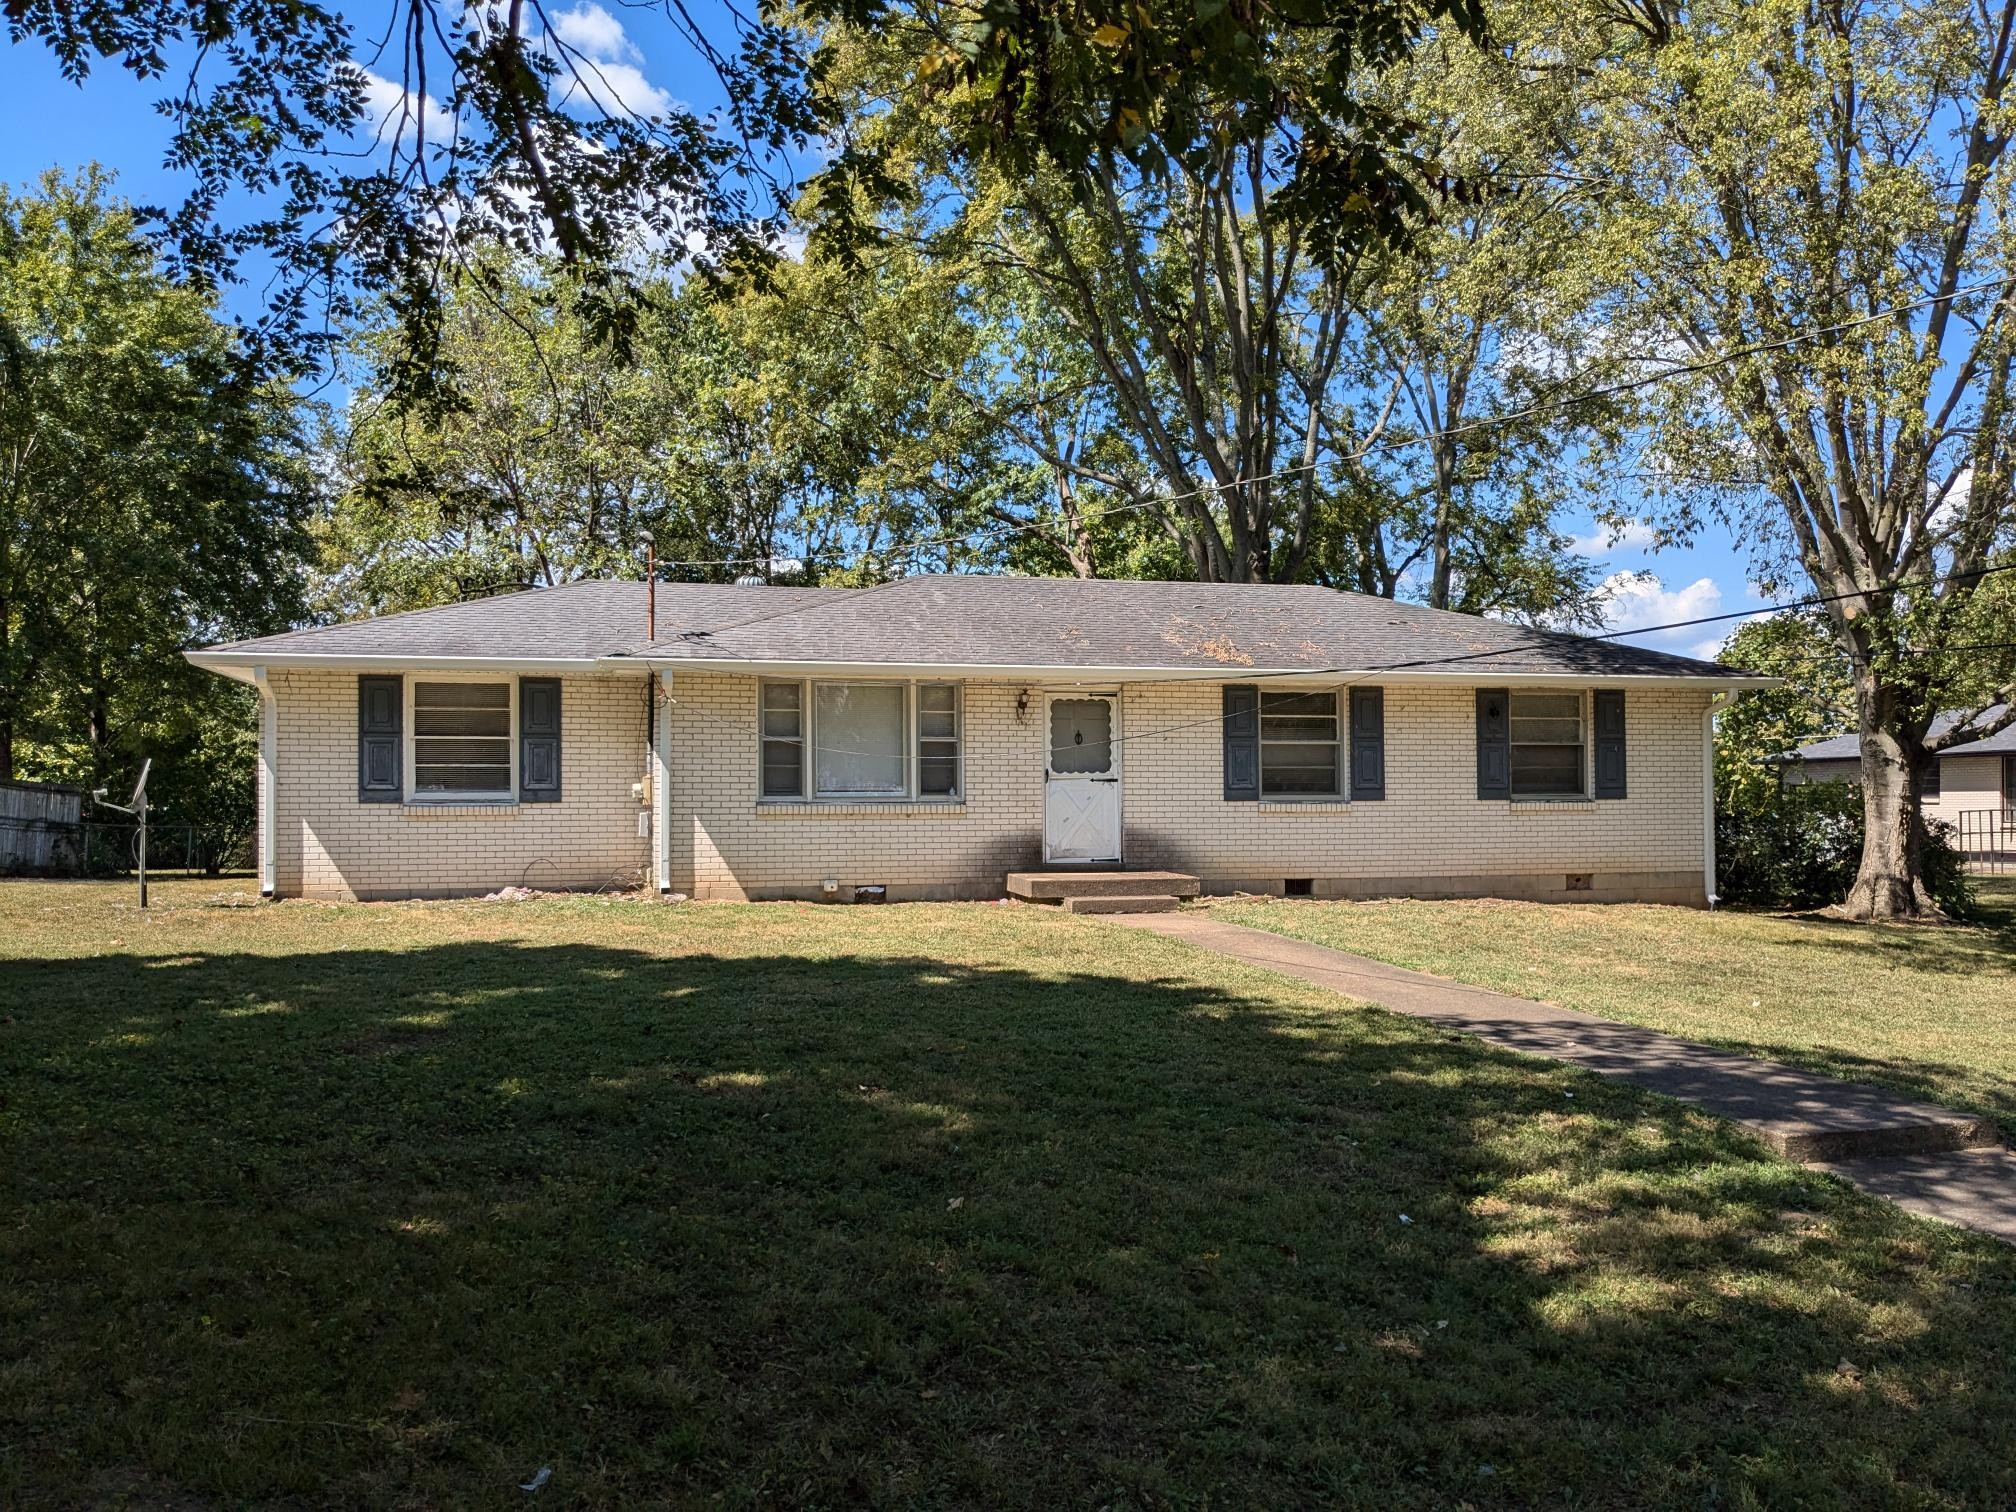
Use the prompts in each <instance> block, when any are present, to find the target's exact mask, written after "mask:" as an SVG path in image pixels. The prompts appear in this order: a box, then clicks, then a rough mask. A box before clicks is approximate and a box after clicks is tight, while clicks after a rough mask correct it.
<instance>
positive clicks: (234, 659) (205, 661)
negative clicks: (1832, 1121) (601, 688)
mask: <svg viewBox="0 0 2016 1512" xmlns="http://www.w3.org/2000/svg"><path fill="white" fill-rule="evenodd" d="M182 655H183V656H184V658H186V659H187V660H188V661H189V662H190V663H191V664H192V665H194V666H198V667H201V668H202V669H203V670H204V671H206V672H216V673H220V674H221V675H223V676H225V677H232V678H236V679H237V680H238V681H239V682H251V681H253V678H252V676H251V675H250V674H251V672H252V669H253V668H254V667H266V668H269V669H272V670H280V671H290V672H410V671H413V670H415V669H416V668H428V669H431V670H434V671H437V672H521V673H524V674H526V675H527V676H532V677H539V676H548V677H564V676H566V675H568V674H570V673H571V674H573V675H575V676H581V675H583V674H585V673H589V672H605V671H639V670H642V663H640V662H638V661H637V660H636V659H635V658H633V657H593V656H581V657H553V656H546V657H527V656H350V655H338V654H336V653H334V652H327V651H312V652H311V651H292V652H282V651H184V652H183V653H182Z"/></svg>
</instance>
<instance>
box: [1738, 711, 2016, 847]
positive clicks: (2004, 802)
mask: <svg viewBox="0 0 2016 1512" xmlns="http://www.w3.org/2000/svg"><path fill="white" fill-rule="evenodd" d="M2001 716H2002V707H2001V706H2000V705H1999V704H1998V705H1996V706H1995V707H1994V708H1991V709H1988V710H1987V711H1986V712H1984V713H1983V714H1982V715H1981V716H1980V718H1979V719H1977V720H1976V721H1975V722H1976V724H1993V723H1994V722H1995V721H1996V720H1997V719H1999V718H2001ZM1958 717H1959V716H1958V715H1954V714H1941V715H1940V716H1939V717H1938V718H1937V719H1935V720H1933V721H1932V733H1933V734H1935V735H1943V734H1945V733H1946V732H1947V731H1948V730H1950V729H1952V728H1953V721H1954V720H1955V719H1956V718H1958ZM1776 760H1777V762H1778V777H1779V780H1780V781H1781V782H1783V783H1784V784H1785V785H1786V786H1788V787H1793V786H1797V785H1798V784H1799V783H1802V782H1860V781H1861V780H1862V737H1861V736H1859V735H1835V736H1833V737H1831V738H1830V739H1827V740H1816V741H1814V742H1813V743H1812V744H1810V745H1803V746H1801V747H1799V749H1798V750H1796V751H1791V752H1788V753H1787V754H1786V755H1784V756H1781V757H1778V758H1776ZM1921 798H1922V800H1923V806H1924V809H1925V817H1926V818H1928V819H1940V820H1944V821H1945V822H1946V823H1948V824H1951V825H1954V826H1956V827H1958V826H1959V824H1960V822H1961V821H1960V816H1961V815H1962V814H1970V815H1971V814H1980V813H1989V812H1997V811H2000V812H2007V811H2009V810H2016V725H2010V726H2009V727H2008V728H2006V729H2002V730H1998V731H1996V732H1995V733H1994V734H1993V735H1984V736H1982V737H1981V738H1980V739H1979V740H1970V741H1963V742H1962V743H1960V744H1959V745H1955V746H1949V747H1947V748H1946V749H1945V750H1943V751H1941V752H1940V753H1939V755H1938V759H1937V760H1936V761H1935V762H1934V763H1933V767H1932V779H1931V781H1930V782H1929V783H1927V784H1926V788H1925V791H1924V793H1923V794H1922V795H1921Z"/></svg>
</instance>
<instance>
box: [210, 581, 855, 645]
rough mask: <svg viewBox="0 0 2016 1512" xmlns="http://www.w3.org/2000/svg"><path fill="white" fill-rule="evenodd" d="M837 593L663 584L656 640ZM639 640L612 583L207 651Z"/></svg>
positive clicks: (625, 590)
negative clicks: (658, 636)
mask: <svg viewBox="0 0 2016 1512" xmlns="http://www.w3.org/2000/svg"><path fill="white" fill-rule="evenodd" d="M845 591H846V590H844V589H839V588H737V587H734V586H732V585H729V584H725V583H660V584H659V585H658V633H659V634H660V635H665V634H668V633H671V632H673V631H676V630H680V629H693V628H698V627H701V626H709V625H718V624H725V623H729V622H731V621H734V620H738V619H746V618H748V617H749V616H750V615H751V614H753V613H756V612H758V611H774V610H776V609H778V608H780V607H784V606H786V605H790V606H797V605H804V604H810V603H812V602H815V601H816V600H818V599H819V598H821V597H824V596H826V595H828V594H835V593H844V592H845ZM643 634H644V584H642V583H633V582H624V581H617V580H610V579H589V580H584V581H582V582H578V583H563V584H561V585H560V586H559V587H557V588H538V589H534V590H531V591H530V592H526V593H505V594H499V595H497V596H496V597H494V598H482V599H471V600H470V601H469V602H468V603H466V604H444V605H442V606H441V607H440V608H438V609H414V610H410V611H408V612H406V613H404V614H383V615H378V616H376V617H374V618H371V619H359V620H348V621H346V622H345V623H343V624H340V625H318V626H315V627H313V628H311V629H307V630H289V631H287V632H286V633H285V634H282V635H267V636H261V637H260V638H259V639H257V640H243V641H232V642H230V643H228V644H226V645H221V646H212V647H209V648H208V649H209V650H212V651H225V652H241V651H242V652H251V651H259V652H269V653H273V654H276V655H300V656H444V657H463V656H510V657H524V658H527V659H529V660H539V661H593V660H595V659H596V658H598V657H604V656H611V655H615V654H617V653H619V652H621V651H622V650H623V649H624V648H626V647H627V646H629V645H630V644H631V642H633V641H638V640H641V639H642V638H643Z"/></svg>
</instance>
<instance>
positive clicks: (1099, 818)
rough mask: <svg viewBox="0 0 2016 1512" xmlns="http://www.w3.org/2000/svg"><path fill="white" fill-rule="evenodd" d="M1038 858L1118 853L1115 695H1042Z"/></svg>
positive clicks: (1103, 857) (1097, 857)
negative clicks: (1043, 756) (1044, 735)
mask: <svg viewBox="0 0 2016 1512" xmlns="http://www.w3.org/2000/svg"><path fill="white" fill-rule="evenodd" d="M1043 725H1044V729H1045V730H1046V731H1047V733H1048V738H1047V740H1046V741H1045V745H1046V746H1047V748H1048V756H1047V757H1046V759H1045V761H1044V766H1043V774H1044V779H1045V780H1044V783H1043V859H1044V860H1045V861H1118V860H1119V859H1120V743H1119V735H1120V697H1119V695H1118V694H1115V693H1052V694H1050V695H1048V696H1047V697H1046V698H1045V699H1044V703H1043Z"/></svg>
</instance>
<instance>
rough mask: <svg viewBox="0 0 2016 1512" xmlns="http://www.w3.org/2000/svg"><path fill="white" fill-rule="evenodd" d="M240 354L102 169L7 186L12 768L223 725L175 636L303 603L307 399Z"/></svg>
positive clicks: (0, 351)
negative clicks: (162, 260) (264, 380)
mask: <svg viewBox="0 0 2016 1512" xmlns="http://www.w3.org/2000/svg"><path fill="white" fill-rule="evenodd" d="M237 355H238V354H237V352H236V351H235V350H234V345H233V339H232V335H231V332H230V330H229V328H228V327H226V326H225V325H223V324H222V323H220V322H219V321H218V319H217V318H216V315H215V313H214V311H213V309H212V306H211V302H210V300H209V299H208V298H207V297H206V296H205V295H204V294H202V293H201V292H198V291H195V290H192V289H189V288H186V287H183V286H181V285H178V284H176V283H174V282H173V281H171V280H170V279H169V278H168V277H167V276H165V275H164V273H163V272H162V270H161V269H160V268H159V267H158V266H157V264H156V261H155V257H154V253H153V251H152V249H151V248H150V247H149V246H148V244H147V243H146V242H145V241H144V240H143V239H141V237H140V236H139V235H138V233H137V232H136V229H135V225H134V219H133V216H132V214H131V212H130V211H129V210H128V209H127V208H126V207H125V206H124V205H123V204H121V203H119V202H118V201H116V200H114V199H112V198H111V197H110V195H109V193H108V191H107V184H106V180H105V178H104V176H103V175H101V174H99V173H97V172H96V171H87V172H85V173H83V174H80V175H78V176H77V177H76V178H74V179H65V178H63V177H61V176H59V175H57V174H55V173H50V174H48V175H45V176H44V178H43V179H42V181H41V183H40V186H39V189H38V191H37V192H36V193H33V194H28V195H21V196H17V195H14V194H12V193H10V192H8V191H6V190H4V189H0V777H12V776H14V775H16V774H17V773H19V774H21V775H25V776H32V777H38V778H51V779H72V780H86V779H89V780H93V781H103V780H107V779H110V778H112V777H114V776H116V775H118V774H119V773H120V772H121V771H122V770H129V769H130V768H131V766H132V765H134V764H135V763H136V762H137V760H138V758H139V756H140V755H141V754H143V753H145V754H152V755H155V756H156V757H157V758H161V757H163V756H166V755H170V754H173V753H176V752H183V751H187V750H192V749H199V748H202V747H203V746H204V745H205V744H206V742H207V744H208V745H210V746H212V747H215V746H217V745H218V742H216V741H214V740H210V739H209V737H208V736H207V735H206V734H205V733H204V731H203V728H202V726H203V724H204V718H205V711H207V710H210V709H213V708H215V707H218V706H219V700H220V699H221V698H222V697H224V695H223V693H222V692H221V690H218V689H217V688H216V683H217V680H216V679H215V678H212V677H209V676H207V675H205V674H202V673H198V672H197V671H196V670H195V669H194V668H192V667H190V666H188V665H187V664H186V663H185V662H184V661H183V660H182V657H181V654H180V653H181V652H182V650H183V649H184V648H186V647H188V646H191V645H196V644H201V643H203V642H205V641H210V640H216V639H222V638H227V637H230V636H234V635H243V634H256V633H259V632H262V631H266V630H272V629H279V628H282V627H284V626H285V625H286V624H288V623H290V622H291V621H292V620H293V619H294V618H295V617H296V615H297V614H298V613H299V608H300V598H299V578H298V568H299V564H300V559H301V548H302V545H303V538H302V535H301V531H300V520H301V517H302V515H303V513H304V512H305V509H306V503H307V490H308V482H307V473H306V469H305V467H304V466H303V463H302V458H301V451H300V447H299V444H298V437H297V434H296V432H297V408H298V403H297V401H296V400H295V398H294V396H293V395H292V394H291V393H289V392H288V391H287V390H285V389H282V388H276V387H272V386H268V385H261V384H257V383H251V382H248V381H246V379H245V378H244V377H243V374H242V370H241V368H240V366H239V364H238V362H237V360H236V359H237ZM199 764H200V763H199ZM157 765H159V766H160V767H161V769H162V770H161V776H162V788H161V793H160V796H162V797H164V798H172V797H173V795H174V794H175V793H176V791H177V790H178V788H180V787H187V788H189V789H191V790H192V791H193V790H195V789H198V788H201V787H203V786H204V785H205V784H206V783H208V781H209V778H208V777H206V776H204V775H203V774H201V773H199V772H196V771H193V770H191V771H186V772H185V771H181V770H178V767H177V764H176V763H175V762H173V761H157ZM248 790H249V789H248Z"/></svg>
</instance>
